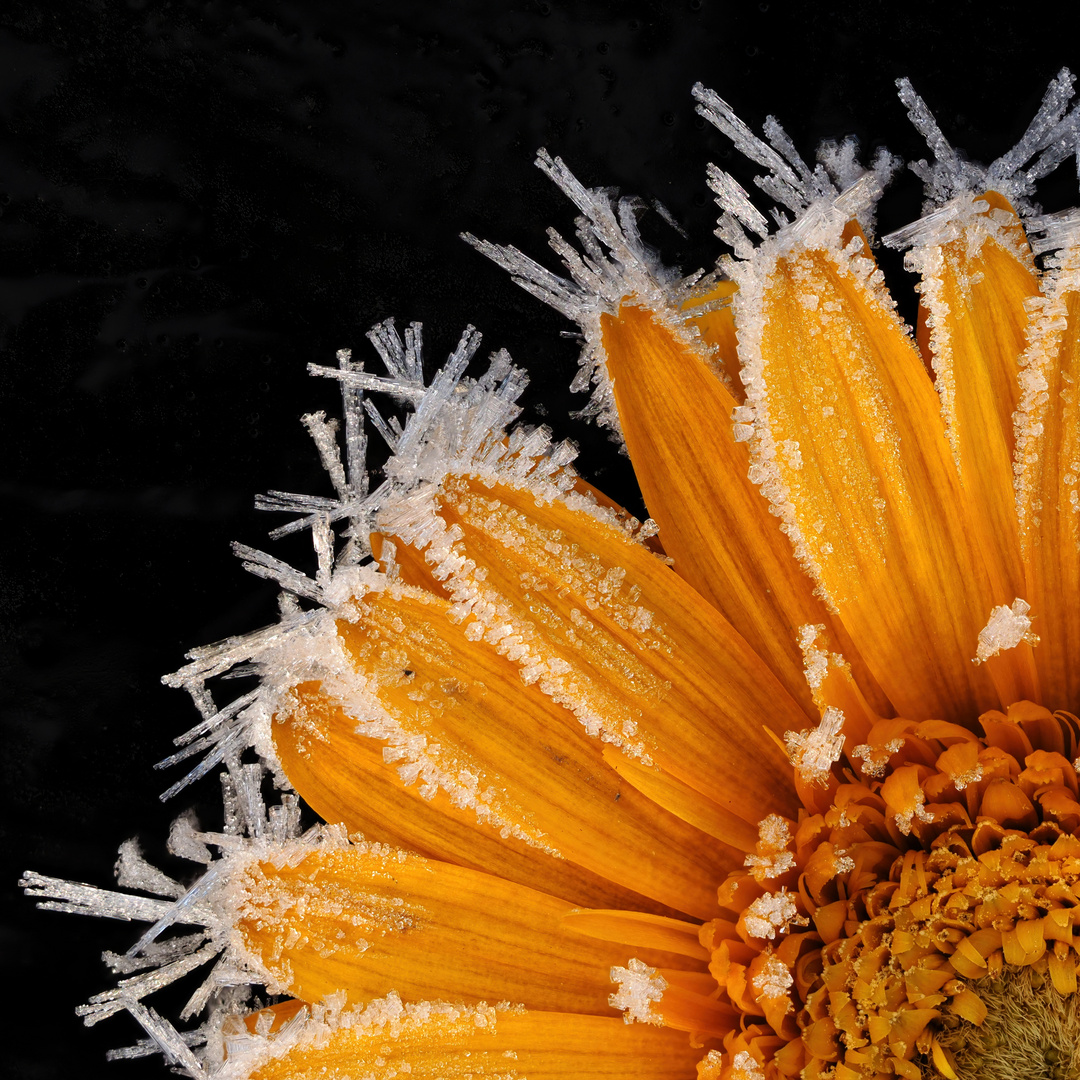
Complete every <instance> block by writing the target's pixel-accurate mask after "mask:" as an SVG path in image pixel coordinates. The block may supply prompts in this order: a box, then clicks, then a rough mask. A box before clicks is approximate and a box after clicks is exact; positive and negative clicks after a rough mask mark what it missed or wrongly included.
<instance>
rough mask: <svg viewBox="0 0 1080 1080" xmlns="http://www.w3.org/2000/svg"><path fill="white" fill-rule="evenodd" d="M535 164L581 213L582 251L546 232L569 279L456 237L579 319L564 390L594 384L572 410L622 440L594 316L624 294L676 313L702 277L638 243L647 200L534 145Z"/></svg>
mask: <svg viewBox="0 0 1080 1080" xmlns="http://www.w3.org/2000/svg"><path fill="white" fill-rule="evenodd" d="M536 164H537V167H538V168H539V169H540V170H541V171H542V172H543V173H544V175H545V176H547V177H549V178H550V179H551V180H552V181H553V182H554V183H555V184H556V185H557V186H558V188H559V189H560V190H561V191H562V192H563V193H564V194H565V195H566V196H567V198H568V199H570V201H571V202H572V203H573V204H574V205H575V206H576V207H577V209H578V210H579V211H580V212H581V216H580V217H579V218H578V219H577V221H576V231H577V239H578V243H579V245H580V247H581V251H580V252H579V251H578V250H577V249H576V248H575V247H574V246H573V245H572V244H570V243H569V242H568V241H567V240H565V239H564V238H563V237H562V236H561V235H560V234H559V233H558V232H556V231H555V230H554V229H549V230H548V238H549V243H550V245H551V248H552V250H553V251H554V252H555V254H556V255H558V256H559V258H560V259H561V261H562V264H563V266H564V267H565V269H566V271H567V272H568V274H569V278H563V277H559V276H558V275H557V274H553V273H552V272H551V271H550V270H548V269H547V268H545V267H543V266H541V265H540V264H539V263H537V262H535V261H534V260H533V259H530V258H529V257H528V256H527V255H524V254H523V253H522V252H521V251H519V250H518V249H517V248H515V247H513V246H511V245H499V244H492V243H490V242H489V241H487V240H478V239H477V238H476V237H475V236H473V235H471V234H470V233H463V234H462V239H464V240H465V241H466V242H467V243H469V244H471V245H472V246H473V247H474V248H476V250H477V251H479V252H480V253H481V254H482V255H486V256H487V257H488V258H489V259H491V260H492V262H494V263H495V264H496V265H498V266H501V267H502V268H503V269H504V270H506V271H507V273H509V274H510V276H511V278H512V279H513V281H514V282H515V283H516V284H518V285H520V286H521V287H522V288H523V289H524V290H525V291H526V292H528V293H530V294H531V295H533V296H535V297H536V298H537V299H538V300H541V301H542V302H543V303H545V304H548V305H549V306H550V307H553V308H554V309H555V310H556V311H558V312H560V313H561V314H563V315H565V316H566V317H567V318H568V319H570V320H571V321H572V322H575V323H577V325H578V327H579V328H580V330H581V334H582V337H583V338H584V345H583V347H582V351H581V355H580V357H579V358H578V365H579V370H578V374H577V376H576V378H575V379H574V381H573V383H572V384H571V387H570V388H571V390H574V391H583V390H587V389H588V388H589V386H590V385H591V386H592V387H593V390H592V394H591V398H590V401H589V404H588V405H587V406H586V407H585V408H584V409H582V410H581V412H580V413H579V414H577V415H580V416H583V417H594V418H595V419H596V421H597V423H598V424H600V426H601V427H606V428H608V429H609V430H610V431H611V432H612V435H613V437H614V438H615V439H616V441H618V442H619V443H620V444H621V442H622V434H621V429H620V427H619V417H618V411H617V409H616V407H615V398H614V395H613V392H612V388H611V380H610V378H609V377H608V373H607V367H606V362H605V356H604V349H603V344H602V342H601V334H600V317H601V315H604V314H609V315H614V314H617V313H618V310H619V307H620V305H621V304H622V302H623V301H624V300H626V299H633V300H634V302H635V303H641V304H644V305H646V306H647V307H649V308H652V309H653V310H657V311H664V310H669V311H677V310H678V306H679V302H680V299H681V297H682V295H683V294H684V293H685V292H686V291H687V290H688V289H689V288H690V287H691V286H692V285H693V284H695V283H696V282H697V281H699V280H700V278H701V274H702V272H701V271H698V272H697V273H695V274H691V275H689V276H688V277H686V278H682V277H681V275H680V274H679V273H678V272H677V271H676V270H673V269H671V268H670V267H667V266H665V265H664V264H663V263H662V262H661V261H660V259H659V257H658V255H657V254H656V252H654V251H653V250H652V249H651V248H649V247H648V246H647V245H646V244H645V243H644V242H643V241H642V239H641V235H640V233H639V231H638V227H637V218H638V215H639V214H640V212H641V211H642V210H643V209H644V207H645V204H644V203H643V202H642V201H641V200H640V199H635V198H632V197H624V198H621V199H618V200H616V198H615V197H614V195H613V194H612V193H611V191H609V190H607V189H603V188H587V187H585V185H584V184H582V183H581V181H580V180H578V178H577V177H576V176H575V175H574V174H573V173H572V172H571V171H570V170H569V169H568V168H567V167H566V165H565V163H564V162H563V161H562V159H561V158H557V157H555V158H553V157H552V156H551V155H550V154H548V152H547V151H546V150H543V149H541V150H540V151H538V153H537V158H536ZM665 214H666V212H665V213H663V214H661V216H665ZM667 216H668V217H670V215H667ZM680 329H682V327H681V325H680ZM686 332H687V331H686V330H685V329H683V333H686Z"/></svg>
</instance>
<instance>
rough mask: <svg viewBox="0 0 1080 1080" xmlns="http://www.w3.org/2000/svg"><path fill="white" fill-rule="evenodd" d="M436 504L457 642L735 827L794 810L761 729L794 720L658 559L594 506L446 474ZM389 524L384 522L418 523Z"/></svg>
mask: <svg viewBox="0 0 1080 1080" xmlns="http://www.w3.org/2000/svg"><path fill="white" fill-rule="evenodd" d="M432 507H433V510H434V513H435V514H436V515H437V516H438V517H437V519H436V520H438V519H441V521H442V522H443V523H444V525H445V529H444V531H442V533H441V535H436V536H435V537H434V538H433V539H430V541H429V542H430V544H431V546H430V548H429V549H428V557H429V559H431V560H432V562H433V564H434V566H435V570H434V572H435V574H436V576H437V577H440V576H441V577H442V578H443V579H444V581H445V584H446V586H447V588H448V589H449V590H450V591H451V593H452V594H453V596H454V598H455V600H456V601H457V602H458V606H457V608H456V611H455V615H456V617H458V618H461V619H463V620H464V619H467V620H469V622H468V624H467V625H466V629H465V634H466V636H469V637H480V636H481V635H483V637H484V639H485V641H487V642H490V643H491V644H493V645H495V646H496V647H497V648H498V649H499V651H500V652H503V653H504V654H505V655H507V656H508V657H510V658H511V659H513V660H515V661H516V662H517V663H518V664H519V665H520V666H521V671H522V677H523V678H524V679H526V680H527V681H529V682H536V683H537V685H538V686H539V687H540V688H541V689H542V690H544V691H545V692H546V693H548V694H550V695H551V696H552V697H553V698H554V699H555V700H557V701H560V702H562V703H564V704H566V705H567V706H568V707H569V708H570V709H571V710H573V711H574V713H575V714H576V715H577V716H578V719H579V720H580V721H581V722H582V724H583V725H584V726H585V727H586V729H587V730H589V732H590V733H591V734H594V735H598V736H601V737H602V738H603V739H604V740H605V741H609V742H612V743H613V744H615V745H618V746H620V747H621V748H623V749H624V750H625V751H626V752H627V753H628V754H630V755H631V756H637V757H638V758H640V760H642V762H643V763H645V764H650V763H655V764H657V765H659V766H660V767H661V768H663V769H664V770H665V771H668V772H670V773H672V774H673V775H674V776H675V777H676V778H678V779H679V780H681V781H682V782H683V783H685V784H687V785H689V786H690V787H692V788H694V789H695V790H697V791H700V792H701V793H703V794H705V795H708V796H709V797H710V798H711V799H713V800H714V801H715V802H717V803H718V804H720V805H721V806H723V807H724V808H725V809H727V810H729V811H730V812H731V813H733V814H734V815H735V816H737V817H739V818H741V819H742V820H743V821H746V822H750V823H751V824H756V822H757V821H758V820H759V819H760V818H761V817H763V816H764V815H765V814H766V813H769V812H771V811H774V810H775V811H777V812H780V813H784V812H789V813H790V812H792V811H793V809H794V807H793V795H792V791H791V783H790V775H791V773H790V768H789V766H788V763H787V762H786V761H785V760H784V756H783V754H782V753H781V752H780V751H779V749H778V748H777V747H776V746H775V745H774V744H773V743H772V741H771V740H768V739H764V738H762V735H761V729H762V725H764V726H766V727H768V728H770V729H771V730H772V731H774V732H776V733H782V732H784V731H787V730H789V729H792V728H796V729H798V728H801V727H803V726H805V724H806V716H805V714H804V713H803V712H802V710H801V709H800V708H799V706H798V705H797V704H796V703H795V701H794V700H793V699H792V698H791V697H790V696H789V695H788V694H786V693H785V691H784V689H783V687H782V686H781V685H780V684H779V683H778V682H777V680H776V679H775V678H774V677H773V676H772V675H771V674H770V672H769V670H768V668H766V667H765V665H764V664H763V663H762V661H761V660H760V659H759V658H758V657H757V656H756V655H755V654H754V652H753V651H752V650H751V649H750V648H749V647H748V645H747V644H746V642H745V641H743V639H742V638H740V637H739V636H738V634H736V633H735V631H734V630H733V629H732V628H731V626H730V624H728V623H727V622H726V621H725V620H724V619H723V618H722V617H721V616H720V615H718V614H717V612H716V611H715V609H713V608H712V607H711V606H710V605H708V604H707V603H705V601H703V600H702V599H701V597H700V596H698V595H697V593H695V592H694V591H693V590H692V589H691V588H690V587H689V586H688V585H686V583H685V582H683V581H682V580H680V579H679V578H678V577H677V576H676V575H675V574H673V573H672V572H671V570H670V569H669V568H668V567H667V566H665V565H664V564H663V562H662V561H661V560H659V559H658V558H656V557H655V556H654V555H653V554H652V553H650V552H649V551H648V550H647V549H646V548H644V547H643V546H642V545H641V544H639V543H636V542H634V541H633V540H632V539H631V538H630V537H629V536H628V535H627V534H626V532H625V531H624V530H623V529H621V528H619V527H618V526H617V525H616V524H615V523H614V522H613V521H612V520H611V519H610V518H609V517H608V516H606V515H605V514H603V513H602V512H599V511H596V510H595V508H592V507H591V506H590V504H587V503H584V502H581V501H578V502H574V501H564V500H562V499H551V500H550V501H546V502H544V503H542V504H541V503H540V502H538V500H537V496H536V494H535V493H534V492H532V491H531V490H529V489H526V488H517V487H511V486H509V485H508V484H494V485H491V486H489V487H485V485H483V484H482V483H481V482H480V481H477V480H474V479H471V478H468V477H460V476H458V477H455V476H451V477H447V478H446V479H445V480H444V481H443V483H442V485H441V490H440V491H439V492H437V493H436V494H434V495H433V497H432ZM398 513H399V514H400V515H401V517H398V518H395V517H394V516H393V514H392V513H391V514H388V515H387V522H386V524H387V525H388V526H390V525H394V524H395V523H397V524H399V525H400V526H401V527H404V526H406V525H407V524H408V521H409V518H408V517H407V516H406V515H408V514H416V513H417V511H416V509H415V505H414V504H412V503H405V504H404V505H403V507H402V509H401V510H399V511H398ZM423 528H424V529H427V530H429V531H428V533H427V534H425V535H426V536H427V537H430V536H431V530H434V528H435V526H434V525H433V524H432V523H431V522H430V521H429V520H428V519H427V518H424V519H423ZM411 535H412V534H411V533H410V536H411ZM410 536H405V537H404V539H409V538H410ZM480 568H482V569H480ZM748 747H753V752H752V753H747V748H748Z"/></svg>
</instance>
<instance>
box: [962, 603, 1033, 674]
mask: <svg viewBox="0 0 1080 1080" xmlns="http://www.w3.org/2000/svg"><path fill="white" fill-rule="evenodd" d="M1030 610H1031V605H1030V604H1029V603H1028V602H1027V601H1026V600H1021V599H1020V597H1019V596H1018V597H1017V598H1016V599H1015V600H1014V601H1013V602H1012V607H1007V606H1006V605H1005V604H1001V605H999V606H998V607H996V608H994V610H993V611H991V612H990V618H989V620H988V621H987V623H986V625H985V626H984V627H983V628H982V629H981V630H980V631H979V641H978V648H977V650H976V652H975V657H974V662H975V663H976V664H984V663H985V662H986V661H987V660H989V659H990V658H991V657H992V656H997V654H998V653H1000V652H1004V651H1006V650H1007V649H1015V648H1016V646H1017V645H1019V644H1020V643H1021V642H1022V641H1024V642H1027V643H1028V644H1029V645H1036V644H1038V641H1039V639H1038V637H1037V636H1036V635H1035V634H1034V633H1032V630H1031V616H1030V615H1029V614H1028V612H1029V611H1030Z"/></svg>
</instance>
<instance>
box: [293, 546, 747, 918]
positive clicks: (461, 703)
mask: <svg viewBox="0 0 1080 1080" xmlns="http://www.w3.org/2000/svg"><path fill="white" fill-rule="evenodd" d="M649 558H652V556H649ZM448 611H449V605H448V604H447V603H446V602H445V601H442V600H439V599H438V598H436V597H434V596H430V595H429V594H426V593H423V592H421V591H419V590H415V589H410V588H408V587H405V586H400V585H399V586H394V585H388V587H387V588H386V589H385V590H384V591H382V592H375V593H370V594H369V595H368V596H366V597H365V598H364V599H363V600H360V601H357V602H355V621H353V622H345V621H340V622H339V623H338V624H337V629H338V634H339V635H340V636H339V639H338V640H337V641H336V642H327V643H324V645H323V646H321V647H322V648H325V649H328V650H333V649H339V650H343V651H342V654H341V655H342V660H343V661H344V663H343V664H342V670H341V671H340V672H339V673H337V674H336V675H335V676H334V677H333V678H327V679H324V680H323V683H322V694H323V695H324V696H325V697H326V698H328V699H329V702H330V707H329V708H323V707H319V708H316V709H315V710H314V712H310V713H308V714H306V715H297V717H296V718H295V719H294V720H291V721H290V723H294V722H295V723H299V724H301V726H303V725H304V724H310V725H311V729H310V734H309V735H308V736H307V737H306V738H305V745H304V746H303V747H302V748H301V756H303V755H304V754H307V755H309V760H308V763H307V765H306V767H303V766H302V768H301V769H300V770H298V775H300V774H301V773H304V772H306V775H307V778H308V779H309V781H310V784H311V785H312V786H311V787H310V788H308V787H307V786H305V787H304V788H301V789H300V790H301V794H304V793H305V791H306V790H311V791H313V792H314V791H322V792H326V793H331V792H336V791H337V789H338V788H341V789H342V790H348V786H349V785H350V784H356V782H357V781H356V779H355V778H354V779H352V780H350V779H349V777H350V776H355V774H356V772H357V771H358V770H359V769H360V768H362V766H360V765H358V764H357V762H356V761H355V760H354V755H353V754H352V752H351V751H349V750H348V749H347V747H348V746H349V743H348V736H347V732H344V731H341V728H340V725H339V726H338V728H337V730H336V738H335V742H334V743H333V744H331V743H328V742H326V741H323V739H322V737H321V736H322V734H323V731H322V728H321V727H320V725H324V724H325V722H326V720H327V719H328V718H332V717H333V716H334V715H336V713H335V711H334V707H335V706H339V705H340V706H341V707H342V708H343V709H344V711H345V713H346V714H347V715H348V716H349V717H350V718H351V719H352V721H353V723H354V724H355V725H356V726H357V731H358V733H359V734H360V735H361V736H367V737H368V738H372V739H377V740H378V741H379V742H380V743H383V744H385V745H384V746H383V749H382V753H383V756H384V758H385V759H386V760H387V761H389V762H392V763H393V764H394V765H395V767H396V768H397V770H398V773H399V776H400V777H401V779H402V780H404V781H405V783H406V784H407V785H409V786H412V785H413V784H418V789H419V793H420V795H421V796H422V797H425V798H426V797H428V796H431V795H434V794H435V793H436V792H437V791H438V790H442V791H443V792H445V793H446V794H447V796H448V797H449V799H450V801H451V802H452V803H453V804H454V805H456V806H457V807H459V808H460V809H462V810H464V811H467V812H468V813H469V814H471V815H472V816H473V817H474V818H475V819H476V820H478V821H479V822H481V823H482V824H483V825H484V827H485V828H488V829H491V830H492V835H493V836H497V835H498V834H500V833H502V832H505V833H506V834H507V835H509V836H513V837H516V838H517V839H519V840H521V841H523V842H524V843H527V844H531V845H532V846H533V847H535V848H538V849H540V850H541V851H542V852H544V853H547V854H549V855H551V854H554V856H555V857H561V858H563V859H565V860H567V861H568V862H570V863H573V864H574V865H576V866H581V867H583V868H584V869H586V870H587V871H588V872H589V874H590V875H591V876H592V877H594V878H595V877H601V878H607V879H609V880H611V881H613V882H615V883H617V884H618V885H619V886H621V887H622V889H623V890H627V891H630V892H633V893H640V894H643V895H645V896H646V897H648V898H650V899H651V900H652V901H654V905H653V906H654V907H655V902H658V903H660V904H662V905H664V906H665V907H666V908H667V909H670V910H673V911H681V912H686V913H687V914H692V915H697V916H699V917H702V918H707V917H709V916H710V915H712V914H714V913H715V890H716V886H717V884H718V883H719V882H720V881H721V880H723V878H724V876H725V874H726V873H727V871H728V870H729V869H730V868H731V867H732V865H734V864H735V860H734V859H733V858H732V857H731V856H730V855H727V854H725V853H724V852H723V850H722V849H721V848H720V846H719V845H717V844H715V843H712V842H711V841H710V840H709V838H708V837H707V836H706V835H705V834H704V833H702V832H701V831H700V830H698V829H696V828H694V827H693V826H691V825H688V824H686V823H685V822H683V821H680V820H679V819H678V818H676V817H675V816H673V815H672V814H669V813H667V812H665V811H663V810H661V809H660V808H659V807H657V806H655V805H654V804H653V803H651V802H650V801H649V800H648V799H647V798H645V797H644V796H643V795H641V794H640V793H639V792H638V791H636V790H634V789H633V788H632V787H630V786H629V785H628V784H626V783H624V782H622V781H621V780H620V779H619V777H618V775H617V774H616V773H615V772H614V771H613V770H612V769H610V768H609V766H608V765H607V764H606V763H605V762H604V759H603V756H602V753H601V748H600V743H599V742H598V741H596V740H593V739H590V738H589V737H588V735H587V734H586V733H585V732H584V731H583V730H582V728H581V726H580V725H579V724H578V723H577V721H575V719H574V717H573V716H572V715H571V714H570V713H569V712H567V710H565V709H564V708H563V707H562V706H560V705H558V704H556V703H555V702H554V701H553V700H552V699H551V698H550V697H548V696H547V695H545V694H543V693H541V692H540V690H539V689H538V688H537V687H535V686H526V685H524V683H523V682H522V680H521V678H520V676H519V672H518V668H517V667H516V666H515V665H513V664H511V663H509V662H508V661H506V660H505V659H503V658H502V657H500V656H499V655H498V654H497V653H496V652H495V650H494V649H492V648H491V647H490V646H488V645H486V644H485V643H483V642H478V641H469V640H468V639H467V638H466V637H465V635H464V634H462V632H461V630H460V629H458V628H456V627H455V626H454V625H453V624H452V623H451V622H450V620H449V618H448V617H447V615H448ZM282 712H283V713H284V712H285V710H282ZM357 745H358V746H360V747H361V752H360V754H358V755H356V757H357V758H360V757H363V756H365V755H370V746H364V744H357ZM320 797H321V796H320ZM330 798H331V799H333V800H335V801H334V805H335V806H338V807H340V808H341V810H342V812H343V813H345V814H346V815H348V811H347V808H346V807H344V806H342V802H343V800H342V797H341V795H339V794H336V793H335V794H330ZM432 827H434V828H437V825H434V824H433V826H432ZM363 828H364V824H363V823H362V822H361V823H360V829H361V831H363ZM375 828H376V831H377V830H378V825H375ZM401 828H402V829H404V828H405V826H401ZM517 850H520V847H517ZM512 862H513V860H511V859H505V860H500V862H499V863H497V865H499V866H500V867H502V866H510V865H511V863H512ZM558 876H559V875H558V871H556V872H555V876H554V877H553V878H545V880H546V881H548V882H551V884H550V886H549V887H551V888H552V889H553V890H556V891H557V886H556V885H555V884H554V882H555V881H556V880H557V879H558ZM569 876H570V877H571V878H572V877H573V874H572V873H571V874H570V875H569Z"/></svg>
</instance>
